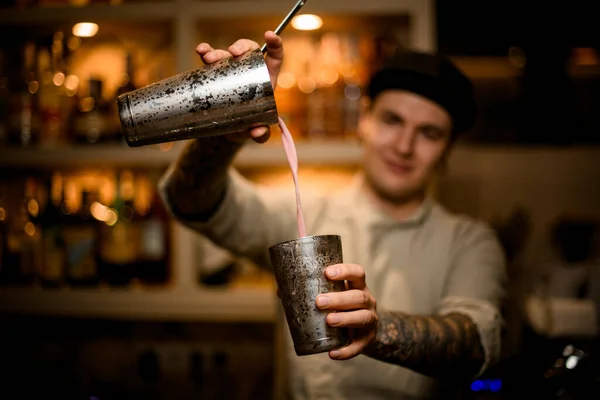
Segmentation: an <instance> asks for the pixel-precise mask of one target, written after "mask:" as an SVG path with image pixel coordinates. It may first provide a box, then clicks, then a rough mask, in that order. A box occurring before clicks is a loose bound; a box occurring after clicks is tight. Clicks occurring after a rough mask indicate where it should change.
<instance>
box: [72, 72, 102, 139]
mask: <svg viewBox="0 0 600 400" xmlns="http://www.w3.org/2000/svg"><path fill="white" fill-rule="evenodd" d="M102 86H103V83H102V80H101V79H98V78H94V77H92V78H90V80H89V96H86V97H81V98H80V100H79V108H78V109H77V110H76V111H75V114H74V116H73V127H72V130H73V139H74V141H75V142H78V143H82V144H85V143H88V144H89V143H91V144H93V143H97V142H100V141H103V140H104V136H105V135H106V132H107V120H106V117H107V115H106V113H105V112H104V111H105V106H104V103H103V100H102Z"/></svg>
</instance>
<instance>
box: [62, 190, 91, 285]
mask: <svg viewBox="0 0 600 400" xmlns="http://www.w3.org/2000/svg"><path fill="white" fill-rule="evenodd" d="M94 202H95V198H94V192H91V191H88V190H87V189H84V190H82V191H81V206H80V208H79V210H77V212H75V213H74V214H70V215H68V216H67V218H66V220H65V225H64V231H63V234H64V240H65V246H66V250H67V267H66V277H67V281H68V283H69V284H70V285H73V286H92V285H96V284H97V283H98V278H99V275H98V264H97V255H96V253H97V245H98V237H97V236H98V222H97V220H95V219H94V218H93V216H92V214H91V206H92V204H93V203H94Z"/></svg>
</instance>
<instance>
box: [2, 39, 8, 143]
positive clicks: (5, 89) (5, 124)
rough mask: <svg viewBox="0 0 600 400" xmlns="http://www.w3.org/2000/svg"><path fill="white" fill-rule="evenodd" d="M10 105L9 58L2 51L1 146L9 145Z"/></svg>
mask: <svg viewBox="0 0 600 400" xmlns="http://www.w3.org/2000/svg"><path fill="white" fill-rule="evenodd" d="M9 104H10V92H9V90H8V57H7V56H6V54H5V53H4V51H2V50H0V145H5V144H7V143H8V116H9V115H10V114H9V112H8V110H9Z"/></svg>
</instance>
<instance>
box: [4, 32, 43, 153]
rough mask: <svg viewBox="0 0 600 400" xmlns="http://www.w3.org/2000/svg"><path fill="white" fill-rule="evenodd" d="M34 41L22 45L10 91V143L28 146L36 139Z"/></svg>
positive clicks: (36, 98) (36, 100)
mask: <svg viewBox="0 0 600 400" xmlns="http://www.w3.org/2000/svg"><path fill="white" fill-rule="evenodd" d="M34 65H35V43H33V42H27V43H26V44H25V46H24V47H23V63H22V65H21V69H20V74H19V76H18V77H16V78H15V79H14V80H13V82H14V83H13V84H12V85H11V88H10V92H11V98H10V115H9V120H8V123H9V137H10V142H11V143H12V144H18V145H21V146H25V147H26V146H30V145H32V144H33V142H34V141H35V140H36V139H37V138H36V136H37V133H38V129H39V123H38V111H37V107H38V96H37V92H38V90H39V82H38V80H37V77H36V75H35V69H34Z"/></svg>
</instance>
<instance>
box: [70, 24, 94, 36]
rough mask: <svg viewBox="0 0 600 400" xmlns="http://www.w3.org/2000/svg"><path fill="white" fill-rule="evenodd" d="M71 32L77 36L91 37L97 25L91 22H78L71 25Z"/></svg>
mask: <svg viewBox="0 0 600 400" xmlns="http://www.w3.org/2000/svg"><path fill="white" fill-rule="evenodd" d="M72 32H73V35H75V36H78V37H93V36H95V35H96V33H98V25H97V24H95V23H93V22H79V23H77V24H75V25H73V31H72Z"/></svg>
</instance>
